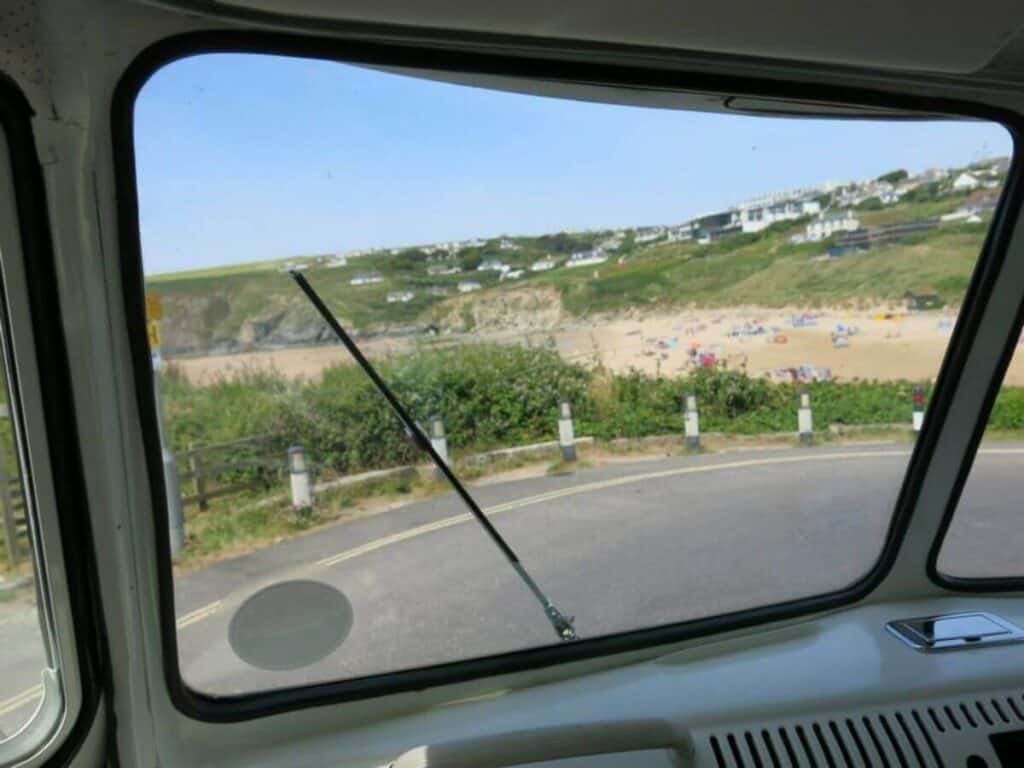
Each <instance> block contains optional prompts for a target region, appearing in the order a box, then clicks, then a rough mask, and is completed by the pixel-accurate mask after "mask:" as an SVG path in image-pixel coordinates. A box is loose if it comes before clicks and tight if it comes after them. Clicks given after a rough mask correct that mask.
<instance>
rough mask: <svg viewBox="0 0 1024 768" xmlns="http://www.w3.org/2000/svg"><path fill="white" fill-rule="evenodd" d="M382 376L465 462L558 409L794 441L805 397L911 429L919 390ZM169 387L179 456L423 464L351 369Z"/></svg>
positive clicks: (1019, 395) (900, 385) (640, 426)
mask: <svg viewBox="0 0 1024 768" xmlns="http://www.w3.org/2000/svg"><path fill="white" fill-rule="evenodd" d="M379 370H380V373H381V375H382V376H383V377H384V379H385V381H387V382H388V383H389V385H390V386H391V388H392V389H393V391H394V392H395V394H396V395H397V396H398V398H399V399H400V401H401V402H402V403H403V404H404V405H405V407H406V408H407V409H408V411H409V412H410V414H411V415H412V416H413V418H415V419H417V420H418V421H419V423H420V424H421V425H423V427H424V428H425V429H429V424H430V420H431V418H432V417H434V416H435V415H440V416H442V417H443V419H444V424H445V429H446V432H447V437H448V444H449V446H451V447H452V448H453V449H456V450H462V451H464V452H477V451H483V450H488V449H491V448H496V447H500V446H512V445H521V444H524V443H529V442H536V441H539V440H550V439H553V438H554V437H555V436H556V434H557V413H558V403H559V401H560V400H561V399H562V398H567V399H568V400H569V402H570V403H571V404H572V406H573V413H574V418H575V421H576V431H577V434H590V435H594V436H595V437H598V438H603V439H609V438H616V437H642V436H645V435H664V434H682V431H683V428H684V419H683V407H684V403H685V399H686V395H687V394H690V393H692V394H694V395H696V397H697V401H698V405H699V408H700V417H701V425H702V427H703V429H704V430H705V431H709V432H725V433H733V434H737V433H738V434H757V433H763V432H792V431H795V429H796V410H797V403H798V400H799V395H800V392H801V391H807V392H809V394H810V396H811V404H812V407H813V409H814V417H815V423H817V424H818V425H820V426H821V427H824V426H825V425H828V424H847V425H853V424H889V423H908V422H909V421H910V413H911V401H912V394H913V387H914V384H913V383H912V382H906V381H899V382H869V381H854V382H843V383H836V382H824V383H814V384H807V385H794V384H775V383H772V382H770V381H768V380H767V379H762V378H751V377H749V376H747V375H746V374H745V373H743V372H741V371H732V370H725V369H720V368H708V369H699V370H697V371H694V372H692V373H689V374H687V375H683V376H677V377H654V376H649V375H647V374H644V373H641V372H639V371H635V370H634V371H629V372H627V373H621V374H616V373H612V372H610V371H607V370H604V369H600V368H599V369H596V370H591V369H588V368H585V367H584V366H582V365H578V364H575V363H571V362H567V361H565V360H563V359H562V358H561V357H560V356H559V355H558V353H557V352H556V351H555V350H553V349H546V348H544V349H541V348H532V349H531V348H523V347H516V346H501V345H494V344H479V345H468V346H461V347H457V348H448V349H440V350H427V349H420V350H416V351H413V352H412V353H409V354H406V355H403V356H400V357H397V358H395V359H393V360H391V361H389V362H386V363H382V364H381V365H380V367H379ZM162 381H163V394H164V407H165V409H166V414H167V425H168V430H169V434H170V436H171V441H172V445H173V447H174V450H182V449H184V448H186V447H187V445H188V443H189V442H190V441H196V442H198V443H200V444H210V443H218V442H227V441H232V440H237V439H239V438H242V437H247V436H250V435H256V434H270V433H272V434H278V435H280V436H281V442H280V450H281V451H282V457H283V450H284V447H285V446H286V445H287V444H289V443H301V444H302V445H304V446H305V447H306V449H307V452H308V455H309V457H310V459H311V460H312V461H313V462H315V463H317V464H319V465H321V466H326V467H328V468H330V469H331V470H333V471H336V472H338V473H352V472H358V471H363V470H367V469H377V468H382V467H389V466H396V465H401V464H408V463H411V462H413V461H416V460H422V456H420V455H418V452H417V451H416V449H415V448H414V447H413V445H412V444H411V442H410V441H409V439H408V437H407V436H406V434H405V430H404V429H403V428H402V426H401V425H400V423H399V421H398V418H397V417H396V416H395V415H394V413H392V411H391V410H390V408H389V407H388V405H387V403H386V402H385V400H384V398H383V397H382V396H381V395H380V394H379V393H378V392H377V391H376V390H375V389H374V388H373V386H372V385H371V383H370V381H369V379H367V377H366V375H365V374H364V373H363V372H362V370H361V369H359V368H357V367H356V366H353V365H340V366H336V367H333V368H329V369H328V370H327V371H325V372H324V375H323V377H322V379H321V380H320V381H319V382H293V381H289V380H287V379H285V378H284V377H283V376H280V375H278V374H275V373H265V372H264V373H256V372H246V373H244V374H243V375H242V376H240V377H238V378H237V379H235V380H232V381H227V380H220V381H216V382H214V383H213V384H211V385H209V386H194V385H191V384H189V383H188V382H187V381H186V380H185V379H184V377H182V376H181V375H180V373H179V372H178V371H176V370H175V369H174V368H170V369H168V370H166V371H165V373H164V375H163V377H162ZM925 394H926V396H927V395H928V390H927V387H926V391H925ZM991 425H992V426H993V427H994V428H997V429H1021V428H1024V390H1021V389H1008V388H1004V389H1003V391H1002V392H1001V393H1000V395H999V397H998V399H997V401H996V404H995V409H994V411H993V414H992V419H991Z"/></svg>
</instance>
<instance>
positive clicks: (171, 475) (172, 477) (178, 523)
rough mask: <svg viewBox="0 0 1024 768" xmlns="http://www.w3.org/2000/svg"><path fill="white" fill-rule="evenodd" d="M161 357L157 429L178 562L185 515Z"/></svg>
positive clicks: (156, 371)
mask: <svg viewBox="0 0 1024 768" xmlns="http://www.w3.org/2000/svg"><path fill="white" fill-rule="evenodd" d="M160 364H161V360H160V357H159V355H154V356H153V399H154V400H155V402H156V427H157V434H158V435H159V438H160V458H161V461H162V463H163V467H164V492H165V493H164V499H165V501H166V504H167V528H168V531H169V534H170V540H171V559H172V560H177V559H178V555H180V554H181V550H182V548H183V547H184V546H185V514H184V512H183V511H182V509H181V482H180V480H179V479H178V460H177V459H176V458H175V457H174V454H173V453H171V449H170V448H169V447H168V446H167V430H166V429H165V428H164V406H163V398H162V397H161V395H160Z"/></svg>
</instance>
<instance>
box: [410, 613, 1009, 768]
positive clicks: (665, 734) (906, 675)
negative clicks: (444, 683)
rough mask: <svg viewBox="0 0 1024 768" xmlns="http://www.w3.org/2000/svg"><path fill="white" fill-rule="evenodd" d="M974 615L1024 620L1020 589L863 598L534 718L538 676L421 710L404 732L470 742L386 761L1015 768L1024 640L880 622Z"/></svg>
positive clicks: (650, 668)
mask: <svg viewBox="0 0 1024 768" xmlns="http://www.w3.org/2000/svg"><path fill="white" fill-rule="evenodd" d="M974 611H986V612H990V613H991V614H993V615H995V616H996V617H999V618H1000V619H1003V620H1005V621H1006V622H1009V623H1010V624H1012V625H1019V624H1020V623H1021V622H1024V602H1022V601H1020V600H1019V599H1016V598H993V597H985V598H978V599H973V598H972V599H967V598H955V599H939V600H926V601H914V602H906V603H888V604H879V605H870V606H863V607H859V608H854V609H852V610H848V611H844V612H840V613H836V614H832V615H829V616H825V617H821V618H818V619H815V620H810V621H804V622H801V623H798V624H793V625H790V626H787V627H784V628H780V629H777V630H774V631H770V632H761V633H758V634H757V635H749V636H746V637H733V638H731V639H728V640H724V641H717V642H708V643H704V644H696V645H691V646H690V647H688V648H686V649H684V650H682V651H679V652H677V653H673V654H671V655H668V656H665V657H662V658H659V659H657V660H653V661H650V662H648V663H645V664H641V665H639V666H633V667H630V668H629V670H628V672H627V671H626V670H612V671H609V672H604V673H601V674H597V675H593V676H590V677H586V678H580V679H578V680H576V681H572V682H569V683H560V684H559V701H558V705H557V711H558V712H559V718H558V722H532V721H533V719H534V718H535V717H539V716H540V715H541V713H544V716H545V717H547V716H548V715H549V714H550V712H551V711H552V710H551V701H550V699H549V698H548V692H547V691H546V690H545V688H546V687H545V686H541V687H537V688H533V689H529V690H520V691H515V692H508V693H505V694H504V695H502V696H500V697H498V698H496V699H494V700H493V701H489V702H485V703H480V702H476V703H475V706H474V707H473V709H472V712H473V716H472V721H469V720H467V721H466V722H465V723H464V724H462V725H461V726H460V723H459V720H460V718H461V715H462V714H463V712H462V710H463V707H462V706H458V705H456V706H452V707H444V708H441V709H438V710H435V711H434V712H431V713H428V714H424V715H420V716H417V717H416V718H414V719H412V720H410V722H409V723H408V725H409V731H410V732H417V733H423V732H429V731H431V730H433V731H436V732H441V731H442V730H443V731H444V732H446V733H447V734H449V735H450V734H451V733H453V732H457V731H458V730H459V729H460V727H462V728H463V729H464V733H465V737H464V738H454V739H452V738H448V739H445V740H440V741H438V742H437V743H435V744H424V745H418V746H416V747H413V748H411V749H408V750H406V751H404V752H403V753H402V754H401V755H399V756H397V757H396V759H395V760H394V761H393V762H391V763H390V765H393V766H394V768H414V767H416V766H420V767H422V768H427V767H428V766H429V767H430V768H435V767H437V766H444V767H445V768H453V767H454V766H467V767H468V766H475V767H480V766H493V767H494V768H497V767H498V766H515V765H540V766H552V767H554V766H561V767H563V768H603V767H604V766H612V765H635V766H644V767H647V766H649V767H651V768H655V767H657V766H670V765H674V766H695V767H697V768H776V767H778V766H799V767H800V768H803V767H804V766H807V767H809V768H816V767H822V768H824V767H825V766H828V767H829V768H832V767H833V766H893V768H896V767H897V766H899V767H900V768H919V767H931V766H937V767H938V768H952V767H953V766H957V767H959V766H964V767H965V768H984V767H985V766H990V767H992V768H997V767H999V766H1014V765H1022V764H1024V752H1022V751H1021V749H1022V747H1024V739H1022V734H1024V676H1022V674H1021V658H1022V654H1024V646H1022V645H1015V644H1002V645H1000V644H993V645H977V646H976V647H971V646H970V645H966V646H964V647H961V648H958V649H955V650H947V651H940V652H924V651H922V650H920V649H915V648H913V647H911V646H910V645H908V644H907V643H905V642H903V641H902V640H901V639H900V638H899V637H897V636H896V635H895V634H893V633H891V632H889V631H887V629H886V625H887V623H888V622H890V621H894V620H898V619H901V618H907V617H910V616H915V615H931V614H937V613H946V612H974ZM531 713H533V714H531ZM467 714H468V711H467ZM481 734H483V735H481Z"/></svg>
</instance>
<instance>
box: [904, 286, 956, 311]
mask: <svg viewBox="0 0 1024 768" xmlns="http://www.w3.org/2000/svg"><path fill="white" fill-rule="evenodd" d="M903 299H904V301H905V302H906V304H907V309H912V310H922V309H938V308H939V307H941V306H942V305H943V304H945V303H946V302H944V301H943V300H942V297H941V296H939V294H938V293H937V292H936V291H935V289H934V288H915V289H913V290H910V291H907V292H906V293H905V294H904V295H903Z"/></svg>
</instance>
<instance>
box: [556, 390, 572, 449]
mask: <svg viewBox="0 0 1024 768" xmlns="http://www.w3.org/2000/svg"><path fill="white" fill-rule="evenodd" d="M558 445H559V446H560V447H561V449H562V458H563V459H565V460H566V461H576V438H575V436H574V435H573V431H572V408H570V407H569V401H568V400H563V401H562V402H560V403H559V404H558Z"/></svg>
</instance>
